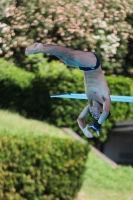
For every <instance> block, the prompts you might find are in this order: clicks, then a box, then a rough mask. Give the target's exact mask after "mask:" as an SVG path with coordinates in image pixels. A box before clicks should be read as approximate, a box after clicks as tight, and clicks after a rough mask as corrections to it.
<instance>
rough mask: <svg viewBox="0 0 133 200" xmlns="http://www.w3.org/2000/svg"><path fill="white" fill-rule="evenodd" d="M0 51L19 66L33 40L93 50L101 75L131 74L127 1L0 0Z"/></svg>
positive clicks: (132, 16)
mask: <svg viewBox="0 0 133 200" xmlns="http://www.w3.org/2000/svg"><path fill="white" fill-rule="evenodd" d="M0 5H1V8H0V10H1V11H2V12H1V15H0V55H1V56H4V57H5V58H6V59H13V60H14V62H15V63H17V65H18V66H20V67H23V66H24V64H23V61H24V59H25V55H24V50H25V47H27V46H28V45H30V44H32V43H34V42H35V41H37V42H42V43H56V44H61V45H64V46H67V47H69V48H71V49H80V50H84V51H93V52H96V53H97V54H98V55H99V56H100V59H101V61H102V67H103V70H104V71H105V73H106V74H109V75H111V74H122V75H125V76H132V73H133V70H132V62H133V34H132V33H133V2H132V0H122V1H120V0H105V1H102V0H89V1H87V0H83V1H80V0H76V1H73V0H63V1H62V0H59V1H55V0H49V1H46V0H31V1H25V0H21V1H19V0H14V1H10V0H8V1H7V0H2V1H1V3H0Z"/></svg>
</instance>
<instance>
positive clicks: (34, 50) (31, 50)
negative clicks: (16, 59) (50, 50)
mask: <svg viewBox="0 0 133 200" xmlns="http://www.w3.org/2000/svg"><path fill="white" fill-rule="evenodd" d="M38 53H43V44H41V43H38V42H36V43H34V44H32V45H31V46H29V47H27V48H26V50H25V54H38Z"/></svg>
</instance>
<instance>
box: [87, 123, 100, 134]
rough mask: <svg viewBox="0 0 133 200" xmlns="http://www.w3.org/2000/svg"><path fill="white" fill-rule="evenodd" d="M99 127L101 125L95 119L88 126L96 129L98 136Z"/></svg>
mask: <svg viewBox="0 0 133 200" xmlns="http://www.w3.org/2000/svg"><path fill="white" fill-rule="evenodd" d="M100 127H101V124H99V123H98V122H97V121H96V122H95V123H94V124H91V126H89V128H93V129H94V130H95V131H96V133H97V135H98V136H100V133H99V131H100Z"/></svg>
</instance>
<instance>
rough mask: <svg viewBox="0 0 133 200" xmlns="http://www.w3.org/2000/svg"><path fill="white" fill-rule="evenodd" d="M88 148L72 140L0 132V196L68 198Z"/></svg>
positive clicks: (75, 188) (77, 182)
mask: <svg viewBox="0 0 133 200" xmlns="http://www.w3.org/2000/svg"><path fill="white" fill-rule="evenodd" d="M88 151H89V147H88V145H86V144H82V143H80V142H77V141H75V140H72V139H61V138H55V137H46V136H39V137H38V136H37V135H34V136H33V135H31V134H29V135H27V136H23V135H22V134H19V133H18V134H14V135H11V134H10V133H8V134H7V133H0V152H1V153H0V199H2V200H7V199H10V200H72V199H73V198H74V197H75V195H76V194H77V192H78V191H79V189H80V187H81V185H82V182H83V176H82V175H83V173H84V171H85V162H86V158H87V154H88Z"/></svg>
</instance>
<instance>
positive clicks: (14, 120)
mask: <svg viewBox="0 0 133 200" xmlns="http://www.w3.org/2000/svg"><path fill="white" fill-rule="evenodd" d="M0 132H1V133H2V132H3V133H9V134H16V133H17V134H18V133H22V134H38V135H42V134H46V135H49V136H55V137H60V138H70V136H69V135H67V134H65V133H64V131H63V130H61V129H59V128H56V127H55V126H52V125H49V124H47V123H45V122H41V121H38V120H33V119H25V118H24V117H22V116H20V115H19V114H16V113H11V112H9V111H6V110H0Z"/></svg>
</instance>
